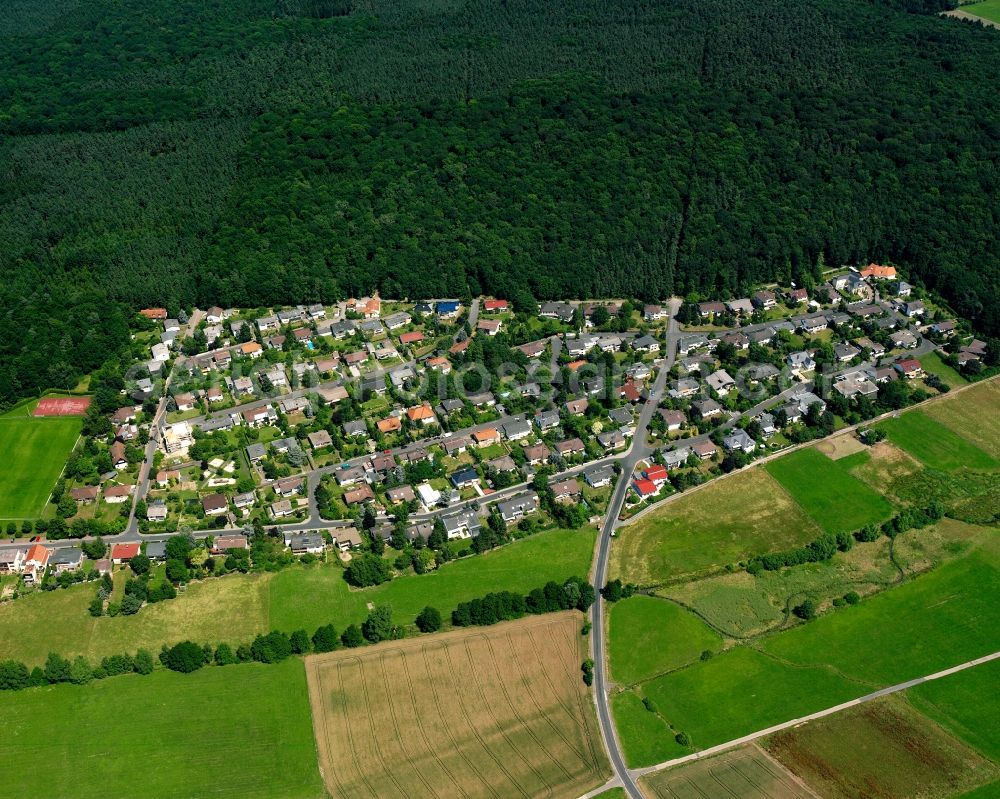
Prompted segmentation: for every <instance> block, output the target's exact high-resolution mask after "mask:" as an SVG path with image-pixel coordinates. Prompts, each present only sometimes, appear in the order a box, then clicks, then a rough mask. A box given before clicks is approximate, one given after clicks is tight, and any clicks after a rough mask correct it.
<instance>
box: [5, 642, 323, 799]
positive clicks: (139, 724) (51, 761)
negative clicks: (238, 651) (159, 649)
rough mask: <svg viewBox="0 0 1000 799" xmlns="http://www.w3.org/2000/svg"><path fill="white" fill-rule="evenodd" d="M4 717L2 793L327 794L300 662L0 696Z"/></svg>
mask: <svg viewBox="0 0 1000 799" xmlns="http://www.w3.org/2000/svg"><path fill="white" fill-rule="evenodd" d="M0 718H2V719H3V729H4V734H3V735H2V736H0V757H2V758H3V759H4V761H5V762H8V763H18V764H20V766H19V767H18V768H12V769H9V770H8V772H7V773H6V774H5V775H4V778H3V783H2V786H3V787H0V794H3V795H4V796H11V797H14V796H49V797H70V796H71V797H73V798H74V799H104V797H108V796H143V797H147V798H148V799H159V797H163V799H173V797H178V796H212V797H219V799H225V798H226V797H240V798H241V799H242V798H243V797H260V799H272V797H281V799H320V797H323V796H324V791H323V782H322V780H321V779H320V775H319V771H318V769H317V765H316V746H315V741H314V740H313V736H312V730H311V727H310V722H309V697H308V693H307V688H306V679H305V670H304V668H303V665H302V661H301V660H299V659H298V658H296V659H293V660H289V661H286V662H284V663H281V664H278V665H273V666H263V665H257V664H249V665H243V666H227V667H225V668H206V669H203V670H201V671H198V672H196V673H194V674H176V673H174V672H168V671H157V672H154V673H153V674H151V675H149V676H148V677H140V676H129V677H114V678H112V679H108V680H103V681H100V682H94V683H91V684H90V685H86V686H74V685H57V686H50V687H45V688H32V689H29V690H27V691H21V692H17V693H8V692H3V693H0ZM31 764H36V765H31ZM36 766H37V767H36Z"/></svg>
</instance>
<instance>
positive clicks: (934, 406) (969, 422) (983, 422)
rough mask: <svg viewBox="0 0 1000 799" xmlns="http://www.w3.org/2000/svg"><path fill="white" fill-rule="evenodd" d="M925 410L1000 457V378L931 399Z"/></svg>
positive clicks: (948, 426)
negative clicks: (941, 397) (957, 392)
mask: <svg viewBox="0 0 1000 799" xmlns="http://www.w3.org/2000/svg"><path fill="white" fill-rule="evenodd" d="M923 412H924V413H926V414H927V415H928V416H930V417H931V418H933V419H936V420H937V421H939V422H940V423H941V424H943V425H944V426H945V427H947V428H949V429H950V430H952V431H953V432H955V433H957V434H958V435H960V436H961V437H962V438H964V439H966V440H968V441H971V442H972V443H973V444H975V445H976V446H977V447H979V448H980V449H982V450H984V451H985V452H988V453H989V454H990V455H992V456H993V457H995V458H1000V380H989V381H986V382H985V383H980V384H978V385H976V386H973V387H972V388H967V389H965V390H964V391H963V392H962V393H961V394H957V395H955V396H953V397H951V396H950V397H947V398H946V399H942V400H940V401H938V402H931V403H929V404H928V405H926V406H925V408H924V410H923Z"/></svg>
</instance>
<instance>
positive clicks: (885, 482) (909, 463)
mask: <svg viewBox="0 0 1000 799" xmlns="http://www.w3.org/2000/svg"><path fill="white" fill-rule="evenodd" d="M921 469H923V466H921V464H920V463H919V462H918V461H916V460H915V459H914V458H913V457H912V456H910V455H908V454H906V453H905V452H903V450H901V449H900V448H899V447H897V446H896V445H895V444H893V443H891V442H889V441H880V442H879V443H878V444H875V445H874V446H873V447H871V448H870V449H869V450H868V458H867V459H866V460H865V461H864V463H859V464H857V465H852V466H851V468H850V472H851V474H853V475H854V476H855V477H857V478H858V479H859V480H861V481H863V482H865V483H867V484H868V485H869V486H871V487H872V488H873V489H875V490H876V491H878V492H879V493H881V494H885V493H886V492H887V491H889V490H890V489H891V488H892V485H893V484H894V483H895V482H896V481H908V480H909V479H910V478H912V477H913V476H914V475H915V474H917V473H918V472H920V470H921Z"/></svg>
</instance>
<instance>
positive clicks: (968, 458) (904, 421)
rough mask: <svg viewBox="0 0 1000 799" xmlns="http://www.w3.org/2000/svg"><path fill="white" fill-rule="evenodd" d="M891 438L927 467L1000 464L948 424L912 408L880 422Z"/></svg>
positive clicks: (989, 467)
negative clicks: (907, 411) (956, 432)
mask: <svg viewBox="0 0 1000 799" xmlns="http://www.w3.org/2000/svg"><path fill="white" fill-rule="evenodd" d="M878 427H879V428H880V429H882V430H884V431H885V433H886V435H887V436H888V438H889V440H890V441H891V442H892V443H893V444H895V445H896V446H898V447H900V448H902V449H904V450H906V451H907V452H908V453H910V454H911V455H912V456H913V457H914V458H916V459H917V460H918V461H920V462H921V463H923V464H925V465H926V466H932V467H934V468H936V469H945V470H953V469H961V468H969V469H995V468H997V466H1000V464H998V463H997V461H996V460H995V459H994V458H993V457H992V456H990V455H989V454H987V453H986V452H984V451H983V450H981V449H979V447H977V446H974V445H973V444H971V443H969V442H968V441H966V440H965V439H964V438H962V437H961V436H959V435H957V434H955V433H954V432H952V431H951V430H950V429H949V428H947V427H946V426H945V425H943V424H941V423H940V422H938V421H936V420H934V419H932V418H931V417H930V416H927V415H926V414H924V413H922V412H920V411H911V412H909V413H904V414H902V415H900V416H899V417H898V418H895V419H888V420H886V421H884V422H880V423H879V425H878Z"/></svg>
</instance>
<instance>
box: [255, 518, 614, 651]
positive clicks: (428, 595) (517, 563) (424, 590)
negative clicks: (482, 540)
mask: <svg viewBox="0 0 1000 799" xmlns="http://www.w3.org/2000/svg"><path fill="white" fill-rule="evenodd" d="M595 535H596V531H595V530H594V529H593V528H590V527H588V528H585V529H581V530H552V531H548V532H543V533H535V534H534V535H532V536H529V537H528V538H524V539H521V540H520V541H515V542H514V543H512V544H508V545H507V546H504V547H501V548H499V549H497V550H494V551H492V552H488V553H485V554H483V555H475V556H472V557H469V558H463V559H462V560H458V561H454V562H453V563H449V564H445V565H444V566H442V567H441V568H440V569H438V570H437V571H434V572H430V573H428V574H422V575H416V574H410V575H405V576H403V577H397V578H396V579H394V580H393V581H392V582H389V583H385V584H383V585H380V586H375V587H372V588H364V589H352V588H350V587H349V586H348V585H347V583H346V582H344V573H343V570H342V569H341V568H339V567H337V566H332V567H331V566H325V567H320V568H309V569H306V568H299V567H293V568H290V569H286V570H284V571H282V572H279V573H277V574H275V575H274V577H273V578H272V579H271V582H270V601H269V607H270V626H271V627H272V628H274V629H278V630H285V631H288V632H291V631H292V630H295V629H297V628H300V627H301V628H305V629H306V630H308V631H309V632H312V631H313V630H315V629H316V628H317V627H318V626H320V625H321V624H327V623H330V622H332V623H333V624H334V625H335V626H336V627H337V629H338V630H339V629H343V627H345V626H347V625H348V624H350V623H352V622H361V621H363V620H364V619H365V617H366V616H367V615H368V604H369V603H372V604H375V605H390V606H391V607H392V611H393V618H394V620H395V622H396V623H397V624H412V623H413V620H414V619H415V618H416V616H417V614H418V613H419V612H420V611H421V610H423V608H424V607H426V606H427V605H433V606H434V607H436V608H438V610H440V611H441V615H442V616H444V617H445V620H446V622H447V621H450V617H451V611H452V610H454V609H455V607H456V606H457V605H458V603H459V602H465V601H467V600H469V599H473V598H475V597H479V596H482V595H483V594H487V593H489V592H491V591H520V592H522V593H527V592H528V591H530V590H531V589H532V588H537V587H540V586H543V585H545V583H546V582H548V581H549V580H556V581H557V582H561V581H563V580H565V579H566V578H568V577H573V576H580V577H583V578H586V577H587V574H588V572H589V571H590V560H591V556H592V555H593V549H594V538H595Z"/></svg>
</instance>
